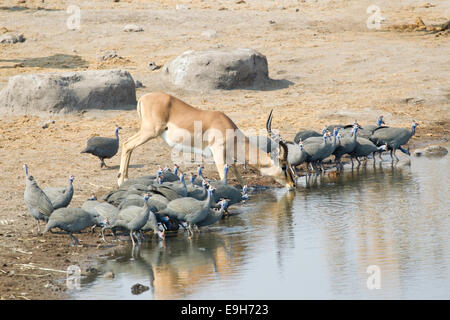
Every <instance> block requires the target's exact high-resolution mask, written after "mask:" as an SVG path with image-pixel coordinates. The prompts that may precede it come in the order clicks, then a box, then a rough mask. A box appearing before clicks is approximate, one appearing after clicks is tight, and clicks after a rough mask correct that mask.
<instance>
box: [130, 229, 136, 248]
mask: <svg viewBox="0 0 450 320" xmlns="http://www.w3.org/2000/svg"><path fill="white" fill-rule="evenodd" d="M130 238H131V241H132V242H133V247H134V246H135V245H136V244H135V243H134V238H133V231H130Z"/></svg>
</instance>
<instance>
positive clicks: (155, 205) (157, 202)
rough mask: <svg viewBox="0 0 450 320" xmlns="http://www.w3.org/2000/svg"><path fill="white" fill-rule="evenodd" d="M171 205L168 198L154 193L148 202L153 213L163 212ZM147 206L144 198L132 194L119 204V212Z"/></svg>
mask: <svg viewBox="0 0 450 320" xmlns="http://www.w3.org/2000/svg"><path fill="white" fill-rule="evenodd" d="M168 203H169V200H167V198H166V197H164V196H163V195H161V194H157V193H154V194H152V196H151V197H150V199H149V200H148V205H149V207H150V210H152V211H153V212H159V211H161V210H164V209H165V208H166V207H167V204H168ZM144 204H145V201H144V199H143V197H142V196H140V195H137V194H131V195H129V196H127V197H126V198H125V199H123V200H122V201H121V202H120V204H119V210H123V209H125V208H127V207H131V206H136V207H141V208H142V207H143V206H144Z"/></svg>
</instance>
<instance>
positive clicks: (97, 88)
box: [0, 69, 136, 114]
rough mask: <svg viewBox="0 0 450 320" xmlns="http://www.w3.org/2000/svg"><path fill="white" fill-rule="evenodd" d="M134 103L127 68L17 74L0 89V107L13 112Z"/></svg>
mask: <svg viewBox="0 0 450 320" xmlns="http://www.w3.org/2000/svg"><path fill="white" fill-rule="evenodd" d="M135 106H136V89H135V84H134V80H133V78H132V77H131V75H130V73H129V72H128V71H125V70H120V69H114V70H100V71H96V70H89V71H77V72H62V73H42V74H25V75H17V76H13V77H11V78H9V81H8V84H7V86H6V87H5V88H3V90H2V91H0V109H1V108H2V109H3V111H7V112H14V113H26V114H36V113H40V112H50V113H70V112H80V111H81V110H86V109H130V108H134V107H135Z"/></svg>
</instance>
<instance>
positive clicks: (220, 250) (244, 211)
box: [70, 155, 450, 299]
mask: <svg viewBox="0 0 450 320" xmlns="http://www.w3.org/2000/svg"><path fill="white" fill-rule="evenodd" d="M387 158H388V157H387ZM448 172H449V156H448V155H447V156H446V157H444V158H439V159H427V158H411V166H402V165H401V164H400V165H398V166H395V167H392V166H391V164H390V162H384V163H383V164H382V165H381V164H379V163H377V164H376V166H375V167H374V166H373V165H372V163H371V162H369V164H368V166H367V167H366V168H363V167H361V168H359V169H355V170H351V169H349V168H346V171H345V172H344V173H343V174H341V175H338V176H334V175H332V174H331V175H327V174H325V175H324V176H320V177H317V178H312V179H311V180H310V181H306V179H305V178H304V177H303V178H300V179H299V186H298V188H297V191H296V192H295V193H288V192H286V191H285V190H284V189H275V190H266V191H262V192H258V193H255V194H252V195H251V199H250V200H249V201H248V202H247V203H245V204H243V205H242V206H237V207H234V208H232V210H231V211H232V212H233V213H234V215H233V216H231V217H228V218H226V219H224V220H222V221H221V222H220V223H218V224H216V225H214V226H213V227H211V228H205V229H203V231H202V232H201V233H200V234H196V235H195V237H194V238H193V239H191V240H188V239H186V238H185V236H184V235H183V233H182V232H180V233H179V234H178V235H177V236H175V237H167V238H166V241H165V243H159V242H158V241H157V240H156V239H155V238H154V239H152V240H150V241H148V242H146V243H145V244H144V245H143V246H142V247H141V249H140V251H139V252H138V253H136V254H134V257H133V256H132V250H131V247H128V246H124V247H121V248H119V249H116V250H115V251H114V252H113V253H112V254H111V255H110V256H108V257H104V258H102V259H101V262H100V268H101V272H106V271H113V272H114V273H115V278H114V279H105V278H102V277H97V278H93V279H89V280H84V281H83V284H82V287H81V289H80V290H72V291H70V293H71V294H72V295H73V298H74V299H449V298H450V270H449V269H450V250H449V249H450V241H449V240H450V235H449V212H450V210H449V208H450V204H449V182H448ZM372 265H375V266H377V267H378V268H379V270H380V275H381V278H380V286H381V288H380V289H372V290H371V289H369V288H368V286H367V279H368V277H369V276H370V274H369V273H367V268H368V267H369V266H372ZM135 283H141V284H143V285H146V286H149V287H150V290H148V291H146V292H144V293H142V294H140V295H132V294H131V290H130V287H131V286H132V285H133V284H135Z"/></svg>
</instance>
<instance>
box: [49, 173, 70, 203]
mask: <svg viewBox="0 0 450 320" xmlns="http://www.w3.org/2000/svg"><path fill="white" fill-rule="evenodd" d="M73 179H74V177H73V176H70V177H69V184H68V185H67V187H65V188H61V187H46V188H44V189H43V191H44V193H45V194H46V195H47V197H48V198H49V199H50V202H51V203H52V205H53V209H55V210H56V209H59V208H64V207H67V206H68V205H69V203H70V201H72V197H73Z"/></svg>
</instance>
